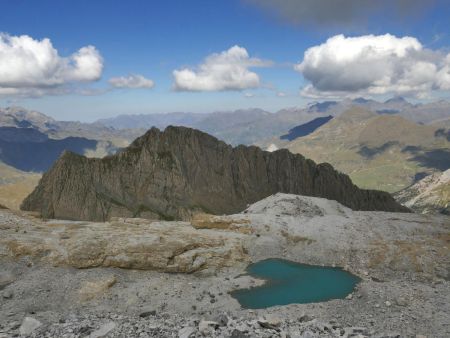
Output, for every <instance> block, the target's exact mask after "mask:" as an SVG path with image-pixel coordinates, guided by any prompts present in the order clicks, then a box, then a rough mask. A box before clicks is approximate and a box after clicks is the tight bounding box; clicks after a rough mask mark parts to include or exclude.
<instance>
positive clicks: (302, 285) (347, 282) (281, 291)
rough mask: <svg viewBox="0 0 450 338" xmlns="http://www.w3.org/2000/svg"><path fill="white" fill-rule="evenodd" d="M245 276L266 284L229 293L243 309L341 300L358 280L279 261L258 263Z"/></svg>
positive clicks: (334, 271)
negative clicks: (258, 279) (261, 280)
mask: <svg viewBox="0 0 450 338" xmlns="http://www.w3.org/2000/svg"><path fill="white" fill-rule="evenodd" d="M247 272H248V274H250V275H251V276H253V277H257V278H261V279H265V280H266V283H265V284H264V285H262V286H257V287H253V288H250V289H240V290H235V291H233V292H231V296H233V297H234V298H236V299H237V300H238V301H239V303H240V304H241V306H242V307H243V308H247V309H262V308H267V307H270V306H275V305H287V304H293V303H297V304H299V303H300V304H304V303H315V302H323V301H327V300H330V299H336V298H345V297H346V296H347V295H348V294H350V293H351V292H352V291H353V289H354V288H355V286H356V284H358V282H359V281H360V278H358V277H357V276H355V275H352V274H351V273H349V272H347V271H344V270H342V269H341V268H333V267H323V266H315V265H307V264H299V263H295V262H291V261H287V260H283V259H267V260H263V261H259V262H257V263H254V264H251V265H249V266H248V268H247Z"/></svg>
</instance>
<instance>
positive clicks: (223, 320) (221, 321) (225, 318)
mask: <svg viewBox="0 0 450 338" xmlns="http://www.w3.org/2000/svg"><path fill="white" fill-rule="evenodd" d="M214 320H215V321H216V322H217V323H219V325H220V326H227V324H228V316H227V315H226V314H220V315H218V316H217V317H216V318H215V319H214Z"/></svg>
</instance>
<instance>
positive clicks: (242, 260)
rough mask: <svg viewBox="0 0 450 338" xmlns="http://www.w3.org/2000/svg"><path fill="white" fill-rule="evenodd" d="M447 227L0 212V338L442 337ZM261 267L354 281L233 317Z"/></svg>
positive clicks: (341, 219)
mask: <svg viewBox="0 0 450 338" xmlns="http://www.w3.org/2000/svg"><path fill="white" fill-rule="evenodd" d="M449 226H450V223H449V221H448V216H444V215H439V216H438V215H419V214H413V213H408V214H406V213H405V214H398V213H388V212H366V211H352V210H350V209H348V208H346V207H345V206H343V205H341V204H339V203H337V202H335V201H330V200H325V199H322V198H314V197H306V196H296V195H288V194H276V195H273V196H270V197H268V198H266V199H264V200H261V201H258V202H257V203H255V204H253V205H251V206H250V207H249V208H247V209H246V210H245V211H244V212H242V213H240V214H235V215H228V216H211V215H200V216H199V217H197V218H195V219H193V220H192V221H191V222H167V221H156V222H155V221H150V220H145V219H119V218H118V219H113V220H111V221H110V222H105V223H90V222H74V221H55V220H50V221H49V220H43V219H39V218H35V217H34V216H33V215H31V214H28V213H21V212H11V211H8V210H0V234H1V236H0V267H1V269H0V297H2V301H1V302H0V337H11V336H15V335H18V334H20V333H23V336H30V337H86V336H90V337H101V336H107V337H124V336H126V337H191V338H192V337H205V336H206V337H235V338H237V337H287V336H288V335H289V336H291V337H302V336H304V337H324V336H325V337H399V336H400V337H415V336H416V335H425V336H427V337H448V336H449V334H450V330H449V327H448V318H449V315H450V306H449V304H450V292H449V291H450V282H449V280H450V275H449V269H448V267H449V264H450V252H449V248H450V246H449V245H448V243H449V239H450V237H449V231H450V228H449ZM266 258H284V259H288V260H291V261H295V262H299V263H306V264H314V265H327V266H334V265H336V266H340V267H344V268H345V269H346V270H348V271H350V272H351V273H353V274H356V275H357V276H359V277H360V278H361V282H360V283H359V284H358V286H357V287H356V289H355V290H354V292H353V293H352V294H351V295H349V296H348V297H346V299H334V300H330V301H326V302H321V303H310V304H290V305H285V306H275V307H271V308H267V309H258V310H246V309H243V308H241V306H240V305H239V303H238V302H237V301H236V300H235V299H234V298H233V297H232V296H231V295H230V292H232V291H234V290H236V289H242V288H248V287H253V286H257V285H261V284H262V283H263V282H264V281H262V280H259V279H255V278H253V277H251V276H249V275H248V274H246V273H245V267H246V265H247V263H248V262H256V261H259V260H263V259H266ZM136 268H138V269H139V270H136ZM173 272H180V273H173Z"/></svg>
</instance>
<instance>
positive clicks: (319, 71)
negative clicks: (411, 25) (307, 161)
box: [295, 34, 450, 97]
mask: <svg viewBox="0 0 450 338" xmlns="http://www.w3.org/2000/svg"><path fill="white" fill-rule="evenodd" d="M295 69H296V70H297V71H299V72H301V73H302V74H303V76H304V78H305V79H306V80H308V81H310V82H311V84H310V85H307V86H306V87H305V88H304V89H303V91H302V94H303V95H305V96H309V97H324V96H328V97H333V96H342V95H347V96H351V95H361V94H369V95H378V94H387V93H394V94H401V95H414V96H424V95H427V94H428V93H430V92H431V91H434V90H449V89H450V54H448V55H445V54H443V53H441V52H439V51H433V50H430V49H426V48H424V47H423V46H422V44H421V43H420V42H419V41H418V40H417V39H416V38H414V37H403V38H398V37H396V36H393V35H390V34H386V35H378V36H375V35H365V36H359V37H345V36H344V35H336V36H333V37H331V38H329V39H328V40H327V41H326V42H325V43H323V44H321V45H318V46H314V47H311V48H309V49H308V50H306V52H305V54H304V58H303V61H302V62H301V63H300V64H297V65H296V66H295Z"/></svg>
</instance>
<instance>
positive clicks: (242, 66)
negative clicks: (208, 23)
mask: <svg viewBox="0 0 450 338" xmlns="http://www.w3.org/2000/svg"><path fill="white" fill-rule="evenodd" d="M269 65H270V62H268V61H263V60H260V59H257V58H251V57H249V55H248V52H247V50H246V49H245V48H242V47H239V46H233V47H231V48H230V49H228V50H226V51H223V52H221V53H218V54H217V53H214V54H211V55H209V56H208V57H207V58H206V59H205V60H204V62H203V63H202V64H201V65H200V66H198V68H197V69H195V70H192V69H190V68H184V69H180V70H174V71H173V76H174V79H175V83H174V88H175V89H176V90H185V91H223V90H244V89H249V88H257V87H259V86H260V79H259V76H258V74H256V73H254V72H252V71H250V70H249V68H251V67H265V66H269Z"/></svg>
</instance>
